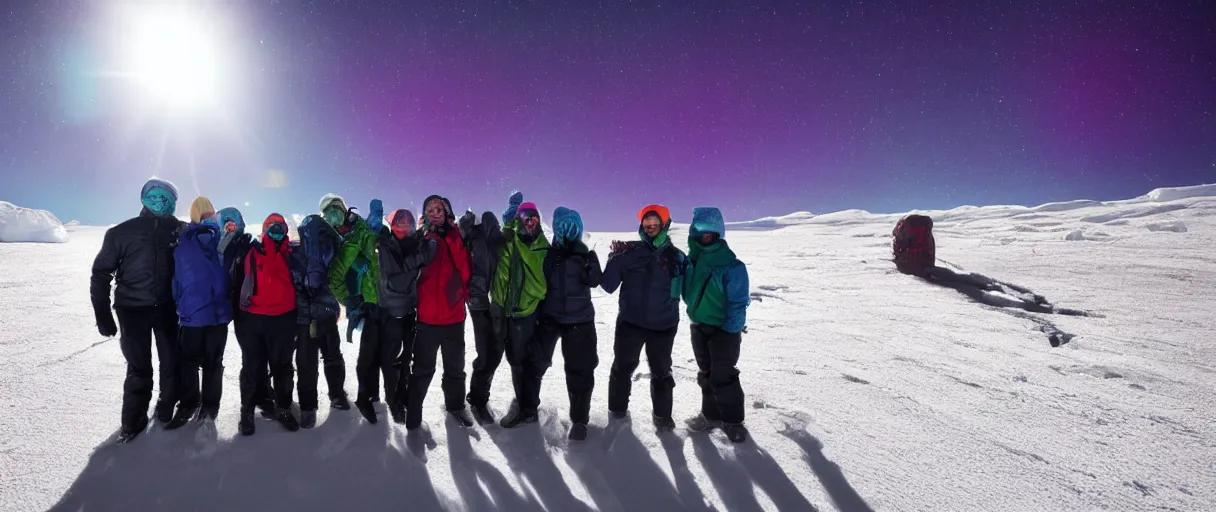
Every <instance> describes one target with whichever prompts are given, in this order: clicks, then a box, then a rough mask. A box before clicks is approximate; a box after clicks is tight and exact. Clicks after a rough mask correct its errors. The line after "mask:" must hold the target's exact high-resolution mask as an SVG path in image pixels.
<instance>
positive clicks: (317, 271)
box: [291, 214, 350, 428]
mask: <svg viewBox="0 0 1216 512" xmlns="http://www.w3.org/2000/svg"><path fill="white" fill-rule="evenodd" d="M297 231H298V232H299V234H300V243H299V245H298V246H295V247H293V248H292V251H291V260H292V261H291V263H292V266H291V278H292V281H293V283H294V285H295V289H296V329H297V331H296V373H297V374H298V375H299V381H298V382H297V383H296V391H297V393H298V394H299V398H300V428H313V427H314V426H316V424H317V374H318V372H317V357H318V355H319V356H320V358H321V360H323V361H324V364H325V382H326V383H327V384H328V385H329V404H330V406H331V407H333V408H334V409H340V410H348V409H350V400H349V399H348V398H347V396H346V389H345V385H346V360H345V359H343V358H342V335H341V334H339V333H338V311H339V305H338V299H337V298H335V297H334V294H333V292H331V291H330V290H329V264H330V262H332V261H333V259H334V258H335V257H336V255H337V252H338V246H340V245H341V244H342V238H341V237H340V236H338V232H337V231H336V230H334V228H333V226H330V225H329V223H327V222H325V219H324V218H322V217H321V216H320V215H316V214H313V215H309V216H307V217H305V218H304V221H303V222H301V223H300V226H299V228H298V229H297Z"/></svg>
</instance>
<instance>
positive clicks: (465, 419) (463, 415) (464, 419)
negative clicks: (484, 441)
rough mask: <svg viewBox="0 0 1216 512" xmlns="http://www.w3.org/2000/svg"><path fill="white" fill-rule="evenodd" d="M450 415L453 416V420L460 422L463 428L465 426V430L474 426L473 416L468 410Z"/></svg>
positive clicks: (460, 410) (451, 412)
mask: <svg viewBox="0 0 1216 512" xmlns="http://www.w3.org/2000/svg"><path fill="white" fill-rule="evenodd" d="M448 414H450V415H452V418H453V419H455V420H456V421H459V422H460V424H461V425H462V426H464V427H465V428H469V427H471V426H473V416H472V415H471V414H469V410H468V409H459V410H455V411H448Z"/></svg>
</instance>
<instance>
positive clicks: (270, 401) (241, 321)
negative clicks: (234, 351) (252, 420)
mask: <svg viewBox="0 0 1216 512" xmlns="http://www.w3.org/2000/svg"><path fill="white" fill-rule="evenodd" d="M246 316H247V315H246V313H245V312H244V311H241V310H240V309H237V310H236V313H234V314H233V317H232V328H233V330H234V331H236V336H237V345H238V346H239V345H240V344H241V332H243V331H244V330H245V323H246V321H245V317H246ZM245 371H246V368H245V365H244V364H243V358H242V364H241V372H240V375H242V376H243V375H245ZM249 371H251V372H253V371H255V370H252V369H250V370H249ZM257 375H259V377H258V379H257V380H258V384H257V386H255V388H254V390H253V403H254V405H265V406H270V407H271V409H273V408H274V407H273V406H274V388H273V386H271V385H270V366H269V364H267V365H266V366H263V367H262V368H261V369H260V370H258V371H257ZM242 379H243V377H242ZM242 395H243V393H242ZM241 400H242V401H244V397H243V396H242V398H241Z"/></svg>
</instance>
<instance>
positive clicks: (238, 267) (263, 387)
mask: <svg viewBox="0 0 1216 512" xmlns="http://www.w3.org/2000/svg"><path fill="white" fill-rule="evenodd" d="M217 216H218V217H219V222H220V229H221V230H222V231H223V234H222V235H221V236H220V242H219V251H220V254H222V255H223V256H224V268H225V269H226V270H227V271H228V289H229V290H231V302H232V325H233V327H234V328H235V329H236V330H238V331H240V330H242V329H241V327H242V326H241V324H242V322H243V321H244V320H243V318H242V316H241V315H239V314H237V310H238V309H239V308H240V304H239V302H240V301H238V300H237V294H238V293H240V290H241V286H242V285H244V284H245V256H247V255H248V254H249V248H250V247H252V246H253V236H252V235H250V234H249V233H246V232H245V218H244V217H243V216H241V211H240V210H238V209H236V208H235V207H232V206H229V207H227V208H221V209H220V211H219V212H218V213H217ZM242 371H247V370H246V369H244V368H242ZM260 381H261V382H260V383H259V384H258V386H257V390H256V391H254V396H255V399H254V401H255V402H256V403H257V408H258V411H260V412H261V414H262V417H263V418H266V419H274V418H275V414H276V411H275V407H274V398H273V397H274V388H273V386H271V383H270V367H269V366H267V367H266V368H264V369H262V371H261V376H260Z"/></svg>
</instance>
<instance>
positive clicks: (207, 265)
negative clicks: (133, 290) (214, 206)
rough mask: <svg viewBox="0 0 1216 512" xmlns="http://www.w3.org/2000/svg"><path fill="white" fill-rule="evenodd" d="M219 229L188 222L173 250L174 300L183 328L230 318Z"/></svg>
mask: <svg viewBox="0 0 1216 512" xmlns="http://www.w3.org/2000/svg"><path fill="white" fill-rule="evenodd" d="M219 239H220V234H219V229H218V228H217V227H216V226H213V225H208V224H190V225H188V226H186V230H185V232H184V233H183V234H182V236H181V238H180V239H179V240H178V244H177V249H175V250H174V251H173V264H174V268H175V271H174V274H173V300H174V301H175V302H177V316H178V318H179V319H180V321H181V325H182V326H183V327H205V326H209V325H223V324H226V323H228V322H231V321H232V297H231V295H230V294H229V290H230V288H229V276H228V270H227V269H226V268H224V258H223V256H222V255H220V252H219Z"/></svg>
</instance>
